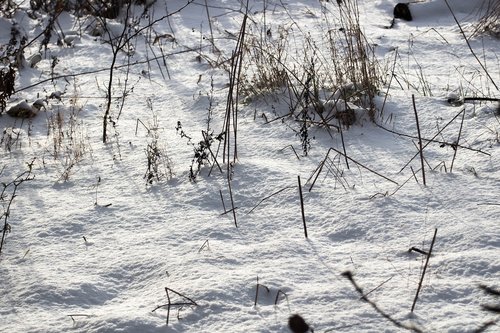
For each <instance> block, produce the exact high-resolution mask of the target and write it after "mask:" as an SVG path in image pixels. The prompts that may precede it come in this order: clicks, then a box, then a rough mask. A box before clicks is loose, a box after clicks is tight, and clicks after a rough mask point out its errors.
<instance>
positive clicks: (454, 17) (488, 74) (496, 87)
mask: <svg viewBox="0 0 500 333" xmlns="http://www.w3.org/2000/svg"><path fill="white" fill-rule="evenodd" d="M444 2H445V3H446V6H447V7H448V9H449V10H450V12H451V15H452V16H453V19H454V20H455V23H456V24H457V26H458V29H460V33H461V34H462V36H464V40H465V42H466V43H467V46H468V47H469V50H470V52H471V53H472V55H473V56H474V58H476V60H477V62H478V63H479V65H480V66H481V68H482V69H483V71H484V72H485V73H486V76H488V79H490V81H491V83H493V86H494V87H495V89H496V90H498V91H500V89H498V86H497V85H496V83H495V80H493V78H492V77H491V75H490V73H489V72H488V70H487V69H486V67H484V65H483V63H482V62H481V60H479V58H478V57H477V55H476V53H475V52H474V50H473V49H472V46H471V45H470V43H469V39H468V38H467V36H466V35H465V32H464V30H463V29H462V26H461V25H460V23H459V22H458V20H457V17H456V16H455V13H454V12H453V10H452V9H451V7H450V4H449V3H448V0H444Z"/></svg>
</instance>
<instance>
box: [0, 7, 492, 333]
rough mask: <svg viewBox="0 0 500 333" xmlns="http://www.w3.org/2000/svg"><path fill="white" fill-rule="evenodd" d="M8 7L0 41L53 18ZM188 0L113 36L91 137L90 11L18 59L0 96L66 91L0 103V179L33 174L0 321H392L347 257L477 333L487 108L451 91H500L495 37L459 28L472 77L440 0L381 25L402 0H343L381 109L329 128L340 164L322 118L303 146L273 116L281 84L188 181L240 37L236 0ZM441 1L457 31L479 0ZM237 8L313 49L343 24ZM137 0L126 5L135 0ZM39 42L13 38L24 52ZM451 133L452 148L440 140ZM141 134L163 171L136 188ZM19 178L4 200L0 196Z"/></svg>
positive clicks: (19, 200)
mask: <svg viewBox="0 0 500 333" xmlns="http://www.w3.org/2000/svg"><path fill="white" fill-rule="evenodd" d="M17 2H18V3H20V6H21V8H20V9H19V10H17V11H16V12H15V14H14V16H13V17H12V18H5V17H4V18H1V19H0V45H1V47H2V48H1V49H0V51H1V52H4V51H5V50H6V45H7V44H8V42H9V39H10V38H11V35H10V31H11V26H12V23H13V22H16V23H17V27H18V30H19V31H20V33H21V35H22V34H24V35H26V36H27V38H28V41H30V40H31V39H32V38H33V37H34V36H37V35H38V34H40V33H41V32H42V31H43V29H44V28H45V27H46V25H47V22H48V16H47V14H45V13H42V12H38V13H36V14H35V15H33V18H30V17H28V16H27V14H26V9H27V8H28V7H29V4H28V3H27V2H26V1H17ZM485 2H488V1H485ZM493 2H494V1H493ZM493 2H492V3H493ZM186 3H187V1H186V0H158V1H156V2H155V3H154V4H153V5H152V7H151V8H149V9H148V12H147V13H148V15H145V16H142V18H141V21H140V23H138V26H145V25H147V22H151V21H152V20H153V19H155V18H161V17H163V16H165V15H167V13H172V12H175V11H176V10H178V9H181V8H182V7H184V6H185V7H184V8H182V10H181V11H179V12H178V13H176V14H174V15H171V16H169V17H167V18H164V19H162V20H159V21H158V22H157V23H155V24H154V25H153V26H152V29H147V30H144V31H143V32H142V33H141V34H140V35H138V36H137V37H136V38H134V39H132V43H131V44H132V45H130V46H127V47H125V48H124V51H128V52H129V54H130V55H131V56H129V57H127V56H126V55H125V52H119V53H118V57H117V63H116V65H117V66H120V67H117V68H116V69H115V70H114V78H113V86H112V96H113V99H112V104H111V119H112V122H110V123H109V126H108V130H107V134H108V140H107V143H103V142H102V123H103V115H104V112H105V109H106V103H107V100H106V96H107V95H106V94H107V91H106V90H107V85H108V82H109V78H110V75H109V68H110V65H111V62H112V48H111V46H110V44H109V43H104V42H103V39H108V38H109V36H107V35H106V36H105V37H103V38H101V37H93V36H91V35H90V34H89V33H88V32H86V30H85V27H86V26H87V25H89V24H93V23H92V19H91V18H87V17H82V18H75V17H74V16H72V15H70V14H69V13H67V12H63V13H62V14H60V15H59V16H58V19H57V24H56V25H55V30H56V31H58V34H59V35H60V36H64V37H66V38H69V40H71V43H69V44H70V45H64V46H58V45H57V39H58V36H57V34H56V33H54V34H53V36H52V39H51V41H50V43H49V44H48V47H47V50H46V51H44V49H43V48H42V60H41V61H40V62H38V63H37V64H36V65H35V66H34V68H30V67H29V66H28V67H27V68H24V69H22V70H20V71H19V73H18V75H17V77H16V93H15V94H13V95H12V97H11V99H10V100H9V101H8V105H7V108H9V107H11V106H13V105H16V104H17V103H19V102H20V101H22V100H27V101H28V102H29V103H32V102H34V101H35V100H37V99H39V98H46V97H47V96H50V95H51V94H52V93H56V92H62V96H61V98H60V100H59V99H57V98H51V99H47V102H48V103H47V106H46V108H42V109H41V111H40V112H39V114H38V115H37V116H36V117H34V118H31V119H24V120H22V119H20V118H13V117H10V116H8V115H7V114H6V113H4V114H2V116H1V117H0V126H1V127H2V129H3V139H2V149H1V155H2V165H1V166H0V167H1V168H3V169H2V172H1V174H0V179H1V181H2V183H4V184H8V183H10V182H12V181H13V180H14V179H15V178H16V177H17V176H18V175H20V174H21V173H23V172H25V171H27V170H29V168H31V169H30V170H31V173H30V174H29V177H32V178H33V179H31V180H26V181H24V182H22V183H20V184H19V186H18V188H17V192H16V197H15V198H14V200H13V201H12V204H11V206H10V215H9V216H8V218H7V222H8V225H9V226H10V232H8V233H6V239H5V243H4V245H3V248H2V253H1V255H0V279H1V281H0V282H1V284H0V318H1V320H0V331H1V332H290V330H289V328H288V318H289V317H290V316H291V315H293V314H300V315H301V316H302V317H303V318H304V319H305V320H306V321H307V322H308V323H309V325H310V326H311V327H313V328H314V331H315V332H398V331H403V330H404V329H403V328H399V327H397V326H395V325H394V324H393V323H391V322H390V321H389V320H387V319H386V318H384V317H383V316H382V315H381V314H380V313H378V312H376V311H375V309H374V308H373V307H372V306H371V305H370V304H369V303H367V302H365V301H363V300H362V299H361V295H360V294H359V293H358V292H357V291H356V290H355V288H354V286H353V284H351V282H350V281H349V280H348V279H347V278H346V277H345V275H342V273H344V272H347V271H349V272H351V273H352V275H353V277H354V280H355V282H356V283H357V284H358V285H359V286H361V287H362V288H363V291H364V292H365V294H366V293H369V295H368V296H367V298H368V299H369V300H371V301H373V302H374V303H375V304H376V305H377V306H378V308H380V309H381V310H382V311H384V312H385V313H386V314H388V315H389V316H391V317H392V318H394V319H395V320H397V321H398V322H401V323H403V325H406V326H412V327H414V328H415V330H420V331H423V332H472V331H474V330H475V329H478V328H479V327H481V326H482V325H483V324H485V323H487V322H491V321H498V319H499V318H498V315H495V314H494V313H492V312H488V311H484V310H482V308H481V305H484V304H490V305H495V304H498V303H499V300H498V299H495V298H494V297H493V296H491V295H488V294H486V293H484V291H483V290H482V289H481V288H480V287H479V286H480V285H486V286H489V287H492V288H496V289H498V288H499V287H500V285H499V282H500V250H499V247H500V228H499V227H500V225H499V217H500V205H499V204H500V202H499V200H498V199H499V197H500V159H499V154H500V141H499V140H500V138H499V130H500V122H499V116H500V115H499V112H500V111H499V110H498V108H499V106H498V104H496V103H493V102H482V103H479V102H466V103H465V104H463V105H462V106H453V105H450V104H449V103H447V100H448V98H449V97H450V96H453V95H456V96H462V97H491V98H500V92H499V91H498V89H497V88H496V87H495V83H496V84H497V85H499V84H500V61H499V58H498V55H499V54H500V53H499V51H500V40H499V39H498V38H494V37H492V36H490V35H487V34H479V35H476V36H475V37H472V38H470V40H469V41H470V44H471V47H472V48H473V50H474V51H475V52H476V54H477V56H478V59H479V61H480V62H481V63H482V64H483V66H484V68H485V69H486V70H487V72H488V73H489V75H490V77H488V76H487V75H486V72H485V70H484V68H482V67H481V66H480V64H479V62H478V60H477V59H476V58H475V57H474V56H473V54H472V53H471V51H470V49H469V48H468V46H467V43H466V42H465V40H464V37H463V35H462V34H461V31H460V29H459V27H458V25H457V23H456V22H455V20H454V18H453V16H452V15H451V12H450V10H449V9H448V7H447V6H446V5H445V2H444V1H441V0H435V1H424V2H423V3H418V4H412V5H410V9H411V10H412V12H413V13H414V15H413V16H414V20H413V21H411V22H406V21H402V20H396V22H395V24H394V27H393V28H392V29H387V26H389V25H390V23H391V19H392V11H393V8H394V5H395V4H396V1H385V0H374V1H364V0H359V1H358V5H359V14H360V23H361V28H362V30H363V32H364V34H365V36H366V39H367V41H368V42H369V43H370V44H371V45H373V47H374V50H375V54H376V56H377V59H378V63H379V65H380V70H381V72H382V73H383V74H382V76H383V77H384V82H385V85H383V86H381V87H380V95H379V96H378V97H376V104H377V107H378V108H379V109H381V108H382V106H383V108H384V109H383V113H379V114H378V116H377V117H376V119H375V120H376V121H375V123H373V122H371V121H370V120H368V118H367V117H364V118H361V119H358V121H357V122H356V123H355V124H354V125H352V126H350V127H349V128H348V129H344V130H343V133H342V134H343V140H344V144H345V151H346V154H347V156H348V157H349V158H351V160H350V161H349V167H348V166H347V164H346V161H345V159H344V157H343V156H342V155H340V154H338V153H337V152H336V151H333V150H332V151H330V152H329V149H330V148H334V149H335V150H337V151H343V149H344V148H343V145H342V140H341V135H340V133H338V132H337V131H334V130H331V131H327V130H326V129H325V128H324V127H320V126H312V127H309V129H308V131H309V132H308V135H309V138H310V148H309V149H308V154H307V156H305V154H304V153H303V147H302V146H301V141H300V137H299V136H298V135H297V131H299V128H300V125H299V124H297V123H296V122H294V121H293V120H292V119H288V118H284V119H283V121H281V120H277V121H272V120H273V119H276V118H277V117H279V116H280V115H283V110H288V105H286V103H285V102H284V100H285V99H284V98H281V97H280V96H279V94H280V93H276V96H266V97H265V98H255V99H252V100H251V101H247V103H240V105H239V106H238V119H237V124H238V127H237V134H238V137H237V148H238V153H237V160H236V162H235V163H232V164H231V165H230V166H229V168H228V165H227V163H224V161H223V159H222V153H219V155H218V157H217V161H218V163H219V164H220V167H221V170H219V169H218V167H217V166H216V165H215V166H213V167H212V166H210V165H206V166H204V167H203V168H202V169H201V171H200V174H199V175H197V177H196V181H190V177H189V176H190V166H191V165H192V160H193V156H194V151H193V149H194V148H196V147H198V142H200V140H202V139H203V136H202V131H207V119H208V118H209V114H210V124H209V127H208V128H209V129H210V130H211V131H213V134H214V137H215V136H217V135H218V134H219V133H221V132H223V122H224V116H225V111H226V100H227V95H228V83H229V73H228V71H227V69H228V65H229V61H226V62H225V63H224V62H222V60H224V59H226V60H227V59H228V58H229V57H230V55H231V52H232V50H233V49H235V47H236V39H237V36H238V33H239V30H240V28H241V24H242V21H243V16H244V13H245V11H246V7H245V1H243V3H240V2H239V1H228V0H207V1H203V0H195V1H193V2H192V3H189V4H188V5H187V6H186ZM449 3H450V5H451V6H452V7H453V9H454V13H455V15H456V18H457V19H458V20H459V22H460V25H461V27H462V28H463V29H464V30H465V33H466V34H469V32H470V31H472V29H473V24H474V23H476V22H477V21H478V20H479V18H480V17H481V11H480V10H481V9H482V8H484V6H481V4H484V3H483V1H482V0H477V1H469V0H449ZM206 4H208V7H207V6H206ZM248 6H249V8H248V21H247V24H248V33H249V34H254V35H256V36H259V29H265V30H262V31H261V33H260V34H261V35H262V36H263V38H269V39H272V40H274V41H277V40H278V37H277V36H279V33H280V31H281V32H282V31H284V29H286V31H287V33H288V34H289V35H288V37H289V44H288V46H289V47H290V48H291V49H293V48H297V49H299V50H300V47H301V43H303V42H304V40H306V37H310V38H311V39H312V40H314V41H316V42H317V44H316V45H317V46H316V47H317V50H318V52H319V51H321V50H325V49H326V48H327V47H328V45H326V42H325V41H326V39H327V38H326V35H327V33H328V29H332V28H335V29H340V28H343V26H342V25H341V24H340V23H338V22H339V21H338V19H339V17H340V11H341V9H340V8H339V6H338V5H337V2H336V1H330V2H328V1H322V2H319V1H299V0H289V1H279V0H265V1H253V0H251V1H249V2H248ZM341 7H342V6H341ZM132 10H133V11H132V12H133V17H135V18H139V17H140V14H141V13H142V10H143V7H141V6H133V8H132ZM207 10H208V12H207ZM122 16H123V12H122ZM208 17H210V18H211V22H210V24H209V22H208ZM264 27H265V28H264ZM109 30H110V31H111V33H114V34H116V36H119V34H120V32H121V31H122V30H123V25H122V23H121V21H120V20H119V19H118V20H110V21H109ZM61 31H62V32H63V34H62V33H61ZM87 31H88V30H87ZM268 31H269V33H267V32H268ZM156 36H160V37H159V38H158V39H157V40H156V41H155V42H154V43H153V41H154V39H155V37H156ZM212 37H213V38H214V45H215V46H216V47H217V48H218V50H214V49H213V48H212V46H211V44H210V43H209V41H210V40H211V38H212ZM173 38H175V40H173ZM40 39H41V38H40ZM40 39H39V40H37V41H35V42H34V43H32V44H31V45H29V46H28V47H27V48H26V49H25V55H26V58H27V59H28V60H29V56H31V55H33V54H35V53H36V52H37V51H38V49H39V46H40V41H41V40H40ZM146 39H147V40H149V43H148V42H146ZM396 52H397V53H396ZM296 54H297V53H296V51H290V57H289V58H288V60H289V61H291V62H292V61H293V59H296V57H295V58H294V55H296ZM325 54H326V52H325ZM154 57H158V60H157V61H156V60H151V59H153V58H154ZM56 58H57V64H56V65H55V66H52V65H53V64H54V59H56ZM148 59H149V60H150V61H149V62H148V61H146V60H148ZM164 59H165V62H164ZM394 59H396V62H394ZM28 60H27V61H28ZM127 61H128V62H129V63H130V66H126V65H127ZM393 68H394V69H393ZM393 72H394V73H393ZM85 73H86V74H85ZM391 75H392V77H393V79H392V80H389V79H390V77H391ZM51 77H55V79H54V80H50V78H51ZM389 81H390V82H391V84H390V86H389V84H388V82H389ZM493 82H495V83H493ZM412 95H413V96H414V98H415V106H416V109H417V111H418V118H419V125H420V131H421V135H422V137H423V138H426V139H434V140H435V141H438V142H431V143H430V144H428V145H426V146H425V149H424V150H423V155H424V158H425V162H424V164H425V165H424V170H425V178H426V185H425V186H424V184H423V175H422V172H421V171H420V169H421V163H420V161H421V160H420V156H419V155H418V152H419V149H418V139H417V128H416V121H415V112H414V108H413V103H412ZM386 96H387V98H386ZM123 97H124V98H123ZM122 105H123V107H122ZM463 110H465V111H464V112H463V113H462V111H463ZM462 115H463V117H462ZM462 119H463V121H462ZM266 120H267V121H266ZM179 122H180V124H181V126H182V128H179V127H178V126H179ZM448 123H450V124H449V125H448ZM176 128H177V129H176ZM181 130H182V131H183V133H184V135H181ZM398 133H399V134H398ZM459 135H460V136H459ZM186 136H188V137H189V138H188V137H186ZM457 138H459V146H458V148H457V147H456V146H453V145H450V144H452V143H456V141H457ZM427 142H428V141H424V142H423V144H424V145H425V144H426V143H427ZM444 143H448V144H444ZM148 147H150V148H151V147H155V148H156V149H157V151H158V152H160V154H159V160H158V163H157V165H158V166H159V169H158V170H156V171H157V172H156V173H153V174H154V175H160V176H163V178H161V179H160V180H159V181H157V179H155V178H153V181H152V183H151V184H150V183H148V182H147V181H146V179H145V178H144V176H145V174H147V171H148V158H147V150H148ZM217 147H218V141H217V140H214V141H213V144H212V146H211V148H212V149H213V151H214V153H215V152H216V150H217ZM292 147H293V148H294V150H295V152H296V153H294V150H293V149H292ZM455 148H456V149H455ZM231 149H232V147H231ZM221 152H222V148H221ZM327 154H328V157H329V159H326V161H327V162H326V163H325V164H324V167H323V169H322V170H321V172H320V173H319V176H318V177H317V179H316V180H315V176H316V175H317V171H318V167H319V166H320V165H321V163H322V162H323V161H324V160H325V158H326V157H327ZM455 154H456V155H455ZM412 158H413V159H412ZM210 160H211V161H212V163H213V159H210ZM409 161H411V163H409V164H408V162H409ZM28 165H30V167H29V166H28ZM452 165H453V169H452V170H451V166H452ZM195 168H196V163H195ZM228 170H229V171H230V173H231V175H230V177H228V174H227V172H228ZM24 176H26V174H25V175H24ZM298 176H300V178H301V182H302V194H303V201H304V213H305V221H306V224H307V232H308V238H307V239H306V238H305V237H304V228H303V221H302V215H301V203H300V195H299V189H298ZM228 178H229V179H230V185H231V190H232V191H230V189H229V186H228ZM314 180H315V181H314ZM313 183H314V186H313V187H312V189H311V186H312V185H313ZM13 188H14V187H13V185H9V186H8V187H7V188H6V192H5V193H4V194H5V195H4V196H3V197H2V204H3V207H4V210H7V208H8V204H9V203H10V198H11V195H12V190H13ZM231 192H232V197H233V201H234V207H236V209H235V215H233V213H232V211H230V210H231V207H232V204H231ZM234 217H235V218H236V223H237V227H236V226H235V220H234ZM5 218H6V216H5V214H4V216H3V217H2V221H1V222H2V223H1V224H2V228H3V226H4V221H5ZM436 229H437V234H436V238H435V242H434V246H433V250H432V255H431V256H430V257H429V262H428V267H427V269H426V272H425V276H424V279H423V281H422V288H421V290H420V294H419V298H418V301H417V303H416V305H415V309H414V311H413V313H412V312H411V311H410V310H411V308H412V303H413V301H414V298H415V295H416V292H417V289H418V286H419V282H420V279H421V276H422V272H423V269H424V265H425V263H426V259H427V256H426V255H422V254H420V253H418V252H415V251H412V252H409V251H408V250H409V249H410V248H412V247H415V248H418V249H420V250H423V251H429V248H430V245H431V241H432V238H433V235H434V232H435V230H436ZM166 288H168V290H169V292H168V296H169V297H170V302H171V303H172V304H174V305H172V306H171V308H170V315H169V317H168V320H169V322H168V326H167V324H166V321H167V313H168V312H167V306H164V307H160V308H158V306H160V305H167V304H168V303H169V300H168V299H167V292H166V290H167V289H166ZM256 289H258V297H257V300H256ZM176 292H177V293H176ZM255 301H257V305H255ZM276 301H277V304H275V302H276ZM175 303H185V305H182V306H181V305H175ZM498 327H499V326H498V324H497V325H496V326H495V325H491V326H489V327H488V328H487V330H488V331H490V332H493V331H498Z"/></svg>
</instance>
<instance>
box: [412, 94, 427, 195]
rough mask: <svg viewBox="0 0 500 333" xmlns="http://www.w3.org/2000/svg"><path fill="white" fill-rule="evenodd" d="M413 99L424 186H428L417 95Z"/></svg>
mask: <svg viewBox="0 0 500 333" xmlns="http://www.w3.org/2000/svg"><path fill="white" fill-rule="evenodd" d="M411 101H412V103H413V110H414V111H415V122H416V124H417V133H418V147H419V152H420V164H421V168H422V180H423V183H424V186H426V182H425V167H424V148H423V147H422V136H421V135H420V125H419V123H418V113H417V107H416V105H415V95H411Z"/></svg>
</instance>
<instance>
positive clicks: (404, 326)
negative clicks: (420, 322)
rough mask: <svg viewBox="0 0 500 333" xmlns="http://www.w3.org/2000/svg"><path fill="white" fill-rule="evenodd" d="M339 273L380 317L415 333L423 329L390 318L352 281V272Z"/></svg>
mask: <svg viewBox="0 0 500 333" xmlns="http://www.w3.org/2000/svg"><path fill="white" fill-rule="evenodd" d="M341 275H342V276H343V277H345V278H347V279H348V280H349V281H350V282H351V283H352V285H353V286H354V289H356V291H357V292H358V293H359V294H360V295H361V296H362V297H361V299H362V300H363V301H365V302H367V303H368V304H370V305H371V306H372V308H373V309H375V311H376V312H377V313H379V314H380V315H381V316H382V317H384V318H385V319H387V320H389V321H390V322H391V323H393V324H394V325H395V326H397V327H399V328H402V329H405V330H409V331H413V332H417V333H423V331H422V330H421V329H420V328H418V327H415V326H414V325H406V324H404V323H401V322H399V321H397V320H396V319H394V318H392V317H391V316H390V315H389V314H387V313H385V312H384V311H383V310H381V309H380V308H379V307H378V305H377V304H375V303H374V302H373V301H371V300H369V299H368V297H366V295H364V293H363V289H361V287H360V286H359V285H358V284H357V283H356V281H354V277H353V276H352V273H351V272H350V271H346V272H344V273H342V274H341Z"/></svg>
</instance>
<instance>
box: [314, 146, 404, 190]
mask: <svg viewBox="0 0 500 333" xmlns="http://www.w3.org/2000/svg"><path fill="white" fill-rule="evenodd" d="M331 151H334V152H336V153H337V154H340V155H342V156H344V157H346V158H347V159H349V160H350V161H351V162H353V163H355V164H356V165H359V166H360V167H362V168H363V169H365V170H368V171H370V172H371V173H373V174H375V175H377V176H379V177H381V178H384V179H385V180H388V181H390V182H391V183H394V184H396V185H399V184H398V183H397V182H395V181H394V180H392V179H390V178H388V177H386V176H384V175H382V174H380V173H378V172H377V171H374V170H372V169H370V168H369V167H367V166H365V165H363V164H362V163H360V162H358V161H356V160H354V159H352V158H351V157H348V156H346V155H344V153H342V152H341V151H339V150H337V149H335V148H333V147H332V148H330V149H328V152H327V153H326V157H325V159H324V160H323V162H321V167H320V168H319V169H320V170H319V172H318V174H319V173H321V170H322V169H323V165H324V163H325V161H326V159H327V158H328V155H329V154H330V152H331ZM317 176H318V175H317ZM317 176H316V178H317ZM313 185H314V184H313ZM311 189H312V186H311ZM311 189H310V190H311Z"/></svg>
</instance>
